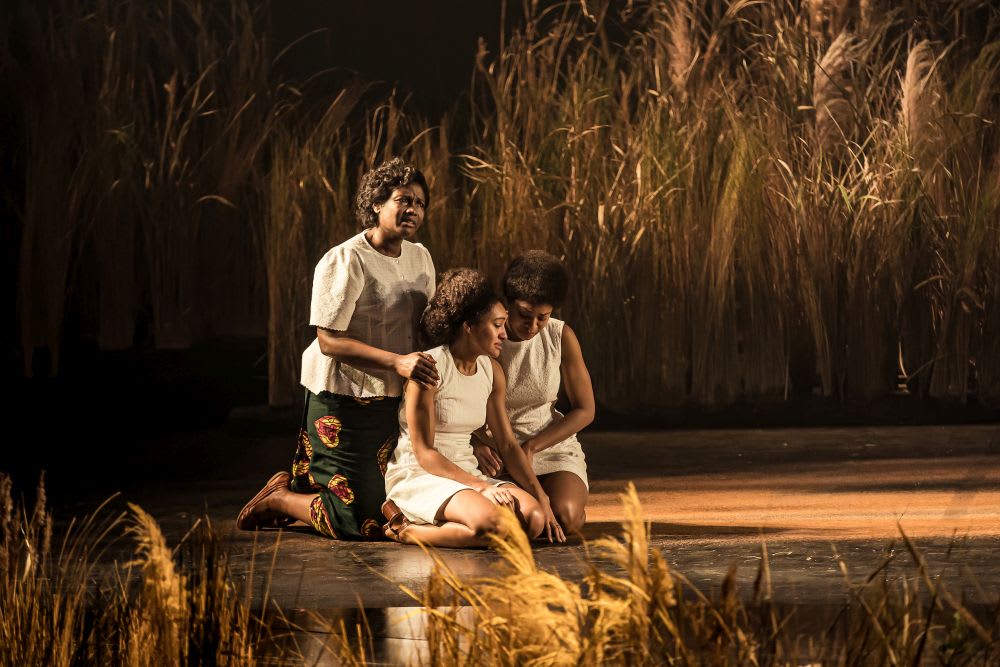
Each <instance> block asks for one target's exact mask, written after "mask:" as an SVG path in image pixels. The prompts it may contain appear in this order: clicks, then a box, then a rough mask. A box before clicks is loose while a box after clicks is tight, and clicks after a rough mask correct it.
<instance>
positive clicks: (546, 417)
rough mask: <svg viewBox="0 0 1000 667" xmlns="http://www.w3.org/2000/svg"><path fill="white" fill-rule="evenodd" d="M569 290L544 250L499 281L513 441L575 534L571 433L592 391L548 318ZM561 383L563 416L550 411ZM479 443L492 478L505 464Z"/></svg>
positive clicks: (579, 493)
mask: <svg viewBox="0 0 1000 667" xmlns="http://www.w3.org/2000/svg"><path fill="white" fill-rule="evenodd" d="M568 284H569V276H568V274H567V272H566V269H565V267H563V265H562V263H561V262H560V261H559V260H558V259H556V258H555V257H553V256H552V255H550V254H549V253H547V252H543V251H541V250H529V251H528V252H526V253H524V254H523V255H521V256H519V257H516V258H515V259H514V260H513V261H512V262H511V263H510V266H509V267H508V268H507V273H506V274H505V275H504V278H503V290H504V294H505V296H506V297H507V306H508V308H509V309H510V314H509V317H508V318H507V323H506V329H507V340H506V341H505V342H504V344H503V350H502V351H501V353H500V366H501V367H502V368H503V371H504V373H505V375H506V377H507V413H508V415H509V416H510V422H511V425H512V426H513V429H514V433H515V436H516V437H517V439H518V441H519V442H520V443H521V448H522V449H523V450H524V453H525V454H526V455H527V457H528V459H529V460H530V461H531V466H532V470H533V471H534V473H535V474H536V475H537V476H538V479H539V480H540V481H541V483H542V487H543V488H544V489H545V492H546V493H547V494H548V496H549V498H550V499H551V501H552V509H553V510H554V511H555V515H556V518H557V519H558V520H559V523H560V524H561V525H562V527H563V529H564V530H566V532H568V533H575V532H578V531H579V530H580V529H581V528H582V527H583V524H584V522H585V520H586V511H585V508H586V504H587V496H588V489H589V487H588V481H587V464H586V461H585V459H584V456H583V449H582V448H581V447H580V442H579V441H578V440H577V439H576V434H577V432H578V431H581V430H582V429H583V428H584V427H586V426H587V425H589V424H590V423H591V422H592V421H593V420H594V389H593V386H592V385H591V383H590V373H589V371H588V370H587V365H586V363H584V360H583V352H582V351H581V349H580V341H579V340H578V339H577V337H576V334H575V333H574V332H573V330H572V329H571V328H570V327H569V325H568V324H566V323H564V322H563V321H562V320H558V319H556V318H554V317H552V311H553V310H554V309H556V308H558V307H559V306H561V305H562V303H563V299H564V298H565V297H566V291H567V287H568ZM560 383H561V384H562V388H563V389H564V390H565V392H566V396H567V398H568V399H569V402H570V410H569V411H567V412H566V414H565V415H563V414H561V413H560V412H559V411H558V410H556V408H555V403H556V398H557V397H558V395H559V386H560ZM477 435H479V434H477ZM482 440H483V441H484V442H480V440H479V439H477V441H476V443H475V445H476V446H475V454H476V457H477V459H478V460H479V462H480V467H481V468H482V469H483V471H484V472H486V473H487V474H489V475H496V474H498V473H499V471H500V469H501V468H502V467H503V464H504V463H506V462H507V459H506V458H504V457H503V452H499V454H498V452H497V451H495V449H494V448H491V447H489V446H488V445H487V443H489V442H490V440H489V437H488V436H484V437H483V438H482ZM501 459H502V461H501ZM508 467H509V464H508Z"/></svg>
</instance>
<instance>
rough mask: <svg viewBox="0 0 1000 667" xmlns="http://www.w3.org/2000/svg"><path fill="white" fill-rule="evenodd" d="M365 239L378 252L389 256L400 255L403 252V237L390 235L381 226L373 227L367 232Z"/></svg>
mask: <svg viewBox="0 0 1000 667" xmlns="http://www.w3.org/2000/svg"><path fill="white" fill-rule="evenodd" d="M365 239H367V240H368V244H369V245H370V246H371V247H372V248H374V249H375V251H376V252H378V253H380V254H382V255H386V256H387V257H399V256H400V255H401V254H402V253H403V239H401V238H400V237H398V236H395V237H394V236H389V235H388V234H386V233H385V231H383V230H382V228H380V227H373V228H372V229H370V230H368V231H367V232H365Z"/></svg>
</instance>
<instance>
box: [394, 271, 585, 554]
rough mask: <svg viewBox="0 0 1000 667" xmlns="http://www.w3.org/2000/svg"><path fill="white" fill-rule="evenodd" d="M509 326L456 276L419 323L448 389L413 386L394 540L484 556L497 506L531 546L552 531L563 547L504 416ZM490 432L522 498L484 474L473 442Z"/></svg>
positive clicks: (499, 307)
mask: <svg viewBox="0 0 1000 667" xmlns="http://www.w3.org/2000/svg"><path fill="white" fill-rule="evenodd" d="M506 320H507V310H506V309H505V308H504V306H503V304H502V303H501V301H500V298H499V296H497V295H496V294H495V293H494V292H493V290H492V288H490V286H489V284H488V282H487V280H486V278H485V277H484V276H483V275H482V274H480V273H478V272H476V271H473V270H471V269H455V270H453V271H448V272H447V273H445V274H444V275H443V276H442V277H441V284H440V285H439V286H438V289H437V292H436V293H435V294H434V298H433V299H431V302H430V305H429V306H428V308H427V310H426V311H425V312H424V315H423V318H422V319H421V328H422V330H423V332H424V334H425V335H426V337H427V339H428V340H429V341H430V342H432V343H438V344H439V346H438V347H435V348H433V349H431V350H428V351H427V354H428V355H429V356H430V357H431V358H432V359H434V360H435V361H436V362H437V368H438V372H439V374H440V376H441V381H440V383H438V384H437V386H427V385H424V384H420V383H416V382H411V383H409V384H407V386H406V391H405V397H404V401H403V406H402V407H401V408H400V411H399V427H400V436H399V444H398V445H397V446H396V450H395V452H394V453H393V456H392V460H391V461H389V467H388V470H387V471H386V475H385V489H386V496H387V498H388V499H387V500H386V502H385V505H384V506H383V514H384V515H385V518H386V519H388V520H389V523H387V524H386V526H385V533H386V536H387V537H390V538H392V539H395V540H398V541H400V542H405V543H413V542H418V541H419V542H421V543H424V544H431V545H435V546H441V547H475V546H484V545H485V544H487V542H488V536H489V534H490V533H493V532H495V531H497V530H498V523H497V521H498V513H497V506H498V505H507V506H509V507H510V508H511V509H513V510H514V512H515V514H516V515H517V517H518V519H519V520H520V521H521V525H522V526H523V528H524V529H525V530H526V531H527V533H528V535H529V536H530V537H537V536H538V535H540V534H541V533H542V532H543V531H545V532H546V534H547V535H548V537H549V540H552V539H553V538H554V539H556V540H559V541H562V540H563V539H565V538H564V536H563V533H562V530H561V529H560V527H559V524H558V523H557V522H556V520H555V517H554V516H553V514H552V509H551V507H550V506H549V500H548V497H547V496H546V494H545V491H544V490H543V489H542V486H541V484H539V482H538V479H537V478H536V477H535V475H534V474H533V473H532V472H531V467H530V465H529V464H528V461H527V458H526V457H525V455H524V453H523V452H522V451H521V449H520V448H519V446H518V443H517V442H516V441H515V440H514V434H513V432H512V431H511V429H510V424H509V423H508V421H507V419H506V415H505V412H504V396H505V392H506V386H505V383H504V376H503V372H502V371H501V370H500V367H499V365H498V364H497V362H496V358H497V357H498V356H499V354H500V348H501V345H502V343H503V340H504V338H505V337H506V332H505V330H504V324H505V322H506ZM484 423H486V424H489V426H490V428H491V430H492V432H493V433H494V434H495V435H496V438H495V442H496V445H497V447H498V448H499V450H500V451H501V454H502V455H503V456H504V457H505V459H504V460H505V461H507V468H508V470H509V471H510V473H511V475H512V476H513V478H514V479H515V480H516V481H517V482H518V483H519V484H521V486H522V487H523V488H519V487H517V486H515V485H513V484H511V483H510V482H503V481H500V480H496V479H492V478H489V477H486V476H485V475H483V474H482V473H481V472H480V471H479V470H478V469H477V461H476V457H475V455H474V454H473V452H472V443H471V438H472V432H473V431H474V430H476V429H477V428H479V427H480V426H482V425H483V424H484ZM524 489H528V490H530V493H529V492H528V491H525V490H524Z"/></svg>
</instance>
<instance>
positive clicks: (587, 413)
mask: <svg viewBox="0 0 1000 667" xmlns="http://www.w3.org/2000/svg"><path fill="white" fill-rule="evenodd" d="M595 413H596V410H594V406H593V405H588V406H587V407H584V408H580V430H581V431H582V430H583V429H585V428H587V427H588V426H590V425H591V424H592V423H593V422H594V414H595Z"/></svg>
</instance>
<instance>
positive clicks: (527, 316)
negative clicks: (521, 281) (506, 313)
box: [507, 299, 552, 341]
mask: <svg viewBox="0 0 1000 667" xmlns="http://www.w3.org/2000/svg"><path fill="white" fill-rule="evenodd" d="M550 317H552V305H551V304H548V303H531V302H530V301H524V300H523V299H514V300H513V301H512V302H511V304H510V317H508V318H507V335H508V336H509V337H510V339H511V340H514V341H521V340H531V339H532V338H534V337H535V335H536V334H537V333H538V332H539V331H541V330H542V329H543V328H544V327H545V325H546V324H548V323H549V318H550Z"/></svg>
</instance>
